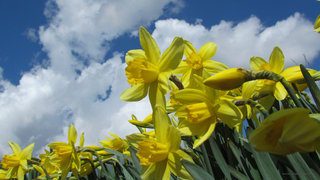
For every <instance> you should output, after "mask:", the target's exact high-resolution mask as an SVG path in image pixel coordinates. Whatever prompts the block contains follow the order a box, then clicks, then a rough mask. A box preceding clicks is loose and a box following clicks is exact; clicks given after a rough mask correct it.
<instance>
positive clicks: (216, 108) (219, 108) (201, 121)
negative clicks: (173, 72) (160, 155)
mask: <svg viewBox="0 0 320 180" xmlns="http://www.w3.org/2000/svg"><path fill="white" fill-rule="evenodd" d="M195 78H197V79H198V80H197V82H198V84H199V86H200V87H201V84H202V81H201V77H197V76H195ZM220 95H221V92H220V91H218V90H215V89H213V88H210V87H207V86H205V85H203V84H202V87H201V89H191V88H189V89H183V90H180V91H178V92H176V93H175V94H174V95H173V98H174V99H176V100H177V101H179V102H180V103H182V104H183V105H182V106H181V107H180V108H179V109H178V110H177V111H176V113H175V116H177V117H179V118H180V119H181V121H180V122H179V126H178V129H179V130H180V131H181V132H182V133H183V134H184V135H187V136H198V139H196V140H195V141H194V145H193V148H197V147H199V146H200V145H201V144H202V143H203V142H205V141H206V140H207V139H208V138H209V137H210V136H211V134H212V133H213V131H214V129H215V126H216V124H217V122H218V119H220V120H221V121H222V122H223V123H225V124H227V125H228V126H229V127H230V128H233V127H236V126H238V125H239V124H240V123H241V119H242V117H243V116H242V113H241V111H240V109H239V108H238V107H237V106H236V105H234V104H233V103H232V102H230V101H228V100H225V99H221V98H220Z"/></svg>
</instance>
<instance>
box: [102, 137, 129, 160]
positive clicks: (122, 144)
mask: <svg viewBox="0 0 320 180" xmlns="http://www.w3.org/2000/svg"><path fill="white" fill-rule="evenodd" d="M109 134H110V135H111V136H112V137H114V139H111V138H108V137H106V138H107V139H108V140H103V141H100V144H101V145H102V146H103V147H104V148H107V149H112V150H115V151H119V152H121V153H123V154H125V155H127V156H130V151H129V144H128V142H127V141H126V140H125V139H121V138H120V137H119V136H117V135H116V134H113V133H109Z"/></svg>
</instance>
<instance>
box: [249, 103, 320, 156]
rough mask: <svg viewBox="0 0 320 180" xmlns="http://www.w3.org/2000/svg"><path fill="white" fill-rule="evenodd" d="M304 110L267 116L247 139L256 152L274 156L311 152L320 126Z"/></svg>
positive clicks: (286, 111) (307, 111)
mask: <svg viewBox="0 0 320 180" xmlns="http://www.w3.org/2000/svg"><path fill="white" fill-rule="evenodd" d="M309 112H310V111H309V110H308V109H304V108H294V109H285V110H280V111H278V112H275V113H273V114H271V115H270V116H268V118H266V119H265V120H264V121H263V123H262V124H261V125H260V126H259V127H258V128H256V129H255V130H254V131H253V132H252V133H251V134H250V137H249V140H250V142H251V143H252V144H253V146H254V148H255V149H256V150H258V151H266V152H271V153H275V154H289V153H294V152H311V151H314V150H315V148H316V146H317V139H319V137H320V131H319V128H320V125H319V123H317V122H315V121H313V120H312V119H311V118H310V117H309Z"/></svg>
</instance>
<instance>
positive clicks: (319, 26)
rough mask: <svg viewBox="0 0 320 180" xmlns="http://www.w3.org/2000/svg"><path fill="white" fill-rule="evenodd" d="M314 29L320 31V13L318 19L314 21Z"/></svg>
mask: <svg viewBox="0 0 320 180" xmlns="http://www.w3.org/2000/svg"><path fill="white" fill-rule="evenodd" d="M314 31H315V32H317V33H320V14H319V15H318V17H317V19H316V21H315V22H314Z"/></svg>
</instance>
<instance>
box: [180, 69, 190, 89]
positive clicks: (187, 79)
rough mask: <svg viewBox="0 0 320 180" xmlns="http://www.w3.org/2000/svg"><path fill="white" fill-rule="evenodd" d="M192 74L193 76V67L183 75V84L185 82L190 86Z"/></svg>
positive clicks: (184, 84)
mask: <svg viewBox="0 0 320 180" xmlns="http://www.w3.org/2000/svg"><path fill="white" fill-rule="evenodd" d="M191 76H192V68H189V69H188V70H187V71H186V72H185V73H184V74H183V75H182V78H181V82H182V84H183V86H184V87H189V85H190V79H191Z"/></svg>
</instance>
